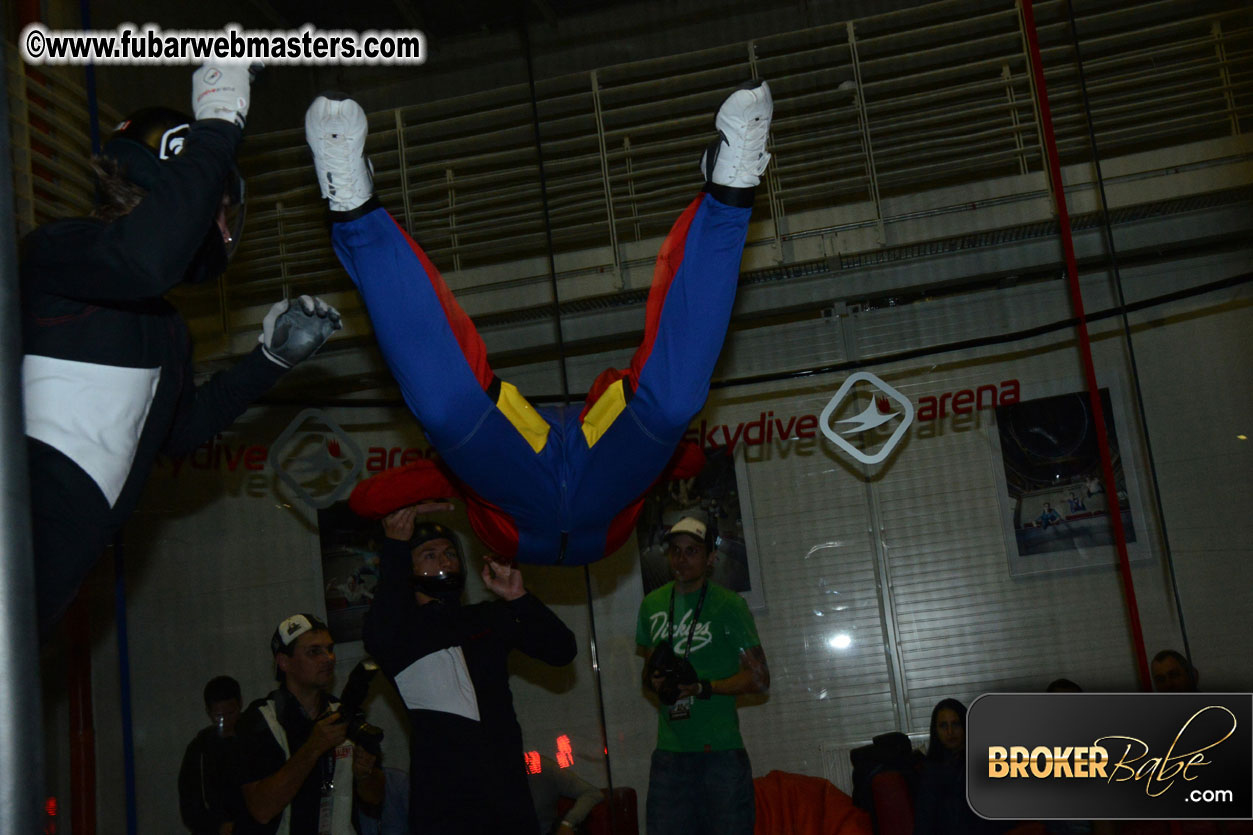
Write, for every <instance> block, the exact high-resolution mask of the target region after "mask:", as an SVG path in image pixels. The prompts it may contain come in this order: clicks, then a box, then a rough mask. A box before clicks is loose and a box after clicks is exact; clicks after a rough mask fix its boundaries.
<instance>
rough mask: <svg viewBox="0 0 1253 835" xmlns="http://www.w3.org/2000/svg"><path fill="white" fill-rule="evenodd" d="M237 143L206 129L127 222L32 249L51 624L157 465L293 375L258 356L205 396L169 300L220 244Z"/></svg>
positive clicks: (28, 253)
mask: <svg viewBox="0 0 1253 835" xmlns="http://www.w3.org/2000/svg"><path fill="white" fill-rule="evenodd" d="M240 135H241V134H240V130H239V128H237V127H235V126H234V125H233V124H230V123H228V122H225V121H222V120H217V119H206V120H203V121H199V122H196V123H194V124H193V125H192V127H191V130H190V132H189V135H188V138H187V141H186V144H185V146H184V150H183V152H182V153H181V154H180V155H179V156H177V157H174V158H173V159H171V160H168V161H166V162H164V163H163V164H162V167H161V175H160V177H159V179H158V181H157V183H156V184H155V185H154V186H153V188H152V189H151V191H149V192H148V194H147V195H146V196H145V197H144V198H143V200H142V201H141V202H140V203H139V205H138V206H136V207H135V209H134V210H133V211H131V212H130V213H129V214H127V215H125V216H123V217H121V218H118V219H117V220H114V221H112V222H110V223H105V222H103V221H101V220H97V219H95V218H72V219H66V220H58V221H53V222H51V223H48V224H45V225H44V226H41V227H40V228H38V229H36V230H35V231H33V232H31V233H30V234H29V235H28V236H27V237H26V239H25V240H24V241H23V244H22V252H21V284H22V314H23V354H24V356H23V368H22V370H23V387H24V390H25V401H26V402H25V411H26V435H27V452H28V455H29V463H30V476H31V506H32V510H33V513H34V540H35V551H36V564H38V565H43V564H55V565H57V566H60V567H61V569H62V570H61V571H60V573H58V574H56V575H51V576H50V575H48V574H47V572H44V571H41V572H40V575H39V583H40V609H41V612H40V617H41V621H47V620H48V619H49V618H50V617H52V616H55V614H56V613H55V612H48V611H45V609H46V608H47V607H48V606H53V607H54V608H59V607H60V606H61V605H63V604H64V603H68V600H69V598H72V595H73V591H74V589H75V588H76V587H77V585H78V583H79V582H81V581H82V576H80V575H85V574H86V569H87V568H90V565H91V564H92V563H93V562H94V561H95V559H96V557H97V556H98V555H99V554H100V552H101V550H102V549H103V547H104V546H105V545H106V544H108V543H109V542H110V541H111V540H112V538H113V536H114V535H115V534H116V532H117V531H118V530H119V529H120V528H121V526H122V523H123V522H125V520H126V519H127V517H129V516H130V514H131V512H132V511H133V510H134V509H135V505H136V504H137V503H138V501H139V497H140V494H141V492H142V490H143V486H144V482H145V481H146V480H147V477H148V474H149V472H150V471H151V470H152V466H153V463H154V462H155V460H156V457H157V454H158V453H159V452H164V453H166V454H169V455H183V454H186V453H189V452H191V451H192V450H193V449H195V448H196V447H197V446H198V445H199V444H201V443H204V442H205V441H207V440H209V439H210V438H212V437H213V436H214V434H216V433H217V432H220V431H221V430H222V429H224V428H226V427H227V426H229V425H230V424H231V422H232V421H234V420H235V418H236V417H238V416H239V415H240V414H241V413H242V412H243V411H244V409H245V408H247V406H248V404H249V403H251V402H252V401H254V400H255V399H256V398H258V397H259V396H261V395H262V394H263V393H264V392H266V391H267V390H268V389H269V388H270V387H271V386H272V385H274V383H275V382H276V381H277V380H278V378H279V377H280V376H281V374H282V373H283V369H282V368H280V367H279V366H278V365H277V364H276V363H274V362H271V361H270V360H268V359H266V357H265V355H264V354H263V353H262V352H261V350H260V346H258V348H257V349H256V350H254V351H253V352H252V353H250V354H248V355H247V356H246V357H244V358H243V359H242V360H241V361H240V362H238V363H237V364H236V365H235V366H234V367H233V368H231V369H229V370H226V371H223V372H220V373H219V374H217V375H215V376H214V377H213V378H212V379H210V380H209V381H208V382H207V383H205V384H204V385H202V386H200V387H196V386H195V385H194V382H193V378H192V363H191V358H192V353H191V340H190V338H189V336H188V332H187V326H186V325H185V323H184V322H183V319H182V317H181V316H180V315H179V314H178V312H177V311H176V310H175V309H174V307H173V306H172V305H170V304H169V303H168V302H167V301H165V300H164V298H162V295H163V294H164V293H165V292H166V291H168V290H170V289H171V288H173V287H174V286H176V285H177V284H179V283H180V282H182V281H183V280H184V278H185V277H186V276H188V275H189V273H190V272H194V271H195V269H196V265H197V264H200V263H202V262H203V260H204V259H203V258H202V247H204V246H205V242H206V240H208V239H209V237H210V236H211V235H215V234H220V233H218V232H217V230H216V226H215V222H214V219H215V218H216V215H217V211H218V207H219V205H220V203H221V199H222V192H223V187H224V184H225V182H226V178H227V174H228V172H229V171H230V169H231V166H232V165H233V162H234V158H235V149H236V147H237V146H238V144H239V140H240ZM54 585H55V586H58V588H57V589H56V590H55V593H54V590H53V588H52V587H53V586H54ZM67 587H68V591H67ZM50 598H55V600H52V599H50ZM63 598H64V599H63Z"/></svg>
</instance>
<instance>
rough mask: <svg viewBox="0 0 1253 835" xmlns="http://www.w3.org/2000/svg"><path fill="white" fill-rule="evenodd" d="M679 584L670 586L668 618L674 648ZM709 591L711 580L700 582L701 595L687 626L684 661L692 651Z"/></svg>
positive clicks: (672, 647) (671, 644)
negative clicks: (675, 604)
mask: <svg viewBox="0 0 1253 835" xmlns="http://www.w3.org/2000/svg"><path fill="white" fill-rule="evenodd" d="M678 585H679V584H678V583H675V584H674V585H673V586H671V587H670V611H669V613H667V615H666V619H667V620H668V621H669V622H670V649H674V592H675V589H677V588H678ZM707 591H709V581H708V580H705V582H703V583H701V584H700V597H698V598H697V599H696V608H695V609H693V610H692V622H691V623H690V624H688V627H687V646H685V647H684V648H683V660H684V661H686V660H687V657H688V655H690V654H691V652H692V635H694V634H695V633H696V620H697V618H699V617H700V610H701V609H702V608H704V606H705V592H707Z"/></svg>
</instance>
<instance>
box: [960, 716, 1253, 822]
mask: <svg viewBox="0 0 1253 835" xmlns="http://www.w3.org/2000/svg"><path fill="white" fill-rule="evenodd" d="M1251 727H1253V695H1250V694H1248V693H1241V694H1217V693H1213V694H1198V693H1135V694H1111V693H1053V694H993V695H988V696H981V697H980V698H978V699H976V700H975V702H974V704H972V705H971V706H970V711H969V713H968V714H967V716H966V778H967V779H966V796H967V800H968V802H969V803H970V808H971V809H973V810H974V811H975V812H976V813H978V814H979V815H981V816H983V817H985V818H993V819H996V818H1003V819H1014V820H1021V819H1047V820H1062V819H1078V820H1115V819H1147V820H1177V819H1185V818H1199V819H1228V820H1230V819H1241V820H1253V785H1251V781H1253V734H1251V733H1250V729H1251Z"/></svg>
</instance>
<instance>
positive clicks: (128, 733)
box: [78, 0, 138, 835]
mask: <svg viewBox="0 0 1253 835" xmlns="http://www.w3.org/2000/svg"><path fill="white" fill-rule="evenodd" d="M78 8H79V13H80V15H81V17H82V21H83V30H84V31H90V30H91V9H90V7H89V5H88V0H79V4H78ZM84 71H85V72H84V74H85V78H84V79H83V80H84V84H85V86H86V88H87V125H88V128H89V130H90V131H91V152H92V153H93V154H98V153H100V144H101V143H100V107H99V104H98V102H97V100H96V67H95V65H94V64H88V65H87V66H86V67H85V68H84ZM113 564H114V584H113V616H114V621H115V623H116V625H117V666H118V670H117V678H118V690H119V693H118V701H119V702H120V704H119V705H118V708H119V710H120V712H121V714H122V717H121V718H122V773H123V779H124V780H125V783H126V833H127V835H137V829H136V824H137V821H136V819H137V817H138V807H137V805H136V802H135V739H134V734H133V731H132V726H133V722H132V716H131V664H130V645H129V643H128V637H127V633H126V559H125V549H124V548H123V547H122V535H121V534H118V536H117V538H116V539H115V540H114V541H113Z"/></svg>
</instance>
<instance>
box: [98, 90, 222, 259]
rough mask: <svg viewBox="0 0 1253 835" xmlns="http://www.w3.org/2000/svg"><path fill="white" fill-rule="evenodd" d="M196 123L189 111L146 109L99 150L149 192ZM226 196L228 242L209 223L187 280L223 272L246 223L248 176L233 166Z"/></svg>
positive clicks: (126, 177)
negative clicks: (162, 166)
mask: <svg viewBox="0 0 1253 835" xmlns="http://www.w3.org/2000/svg"><path fill="white" fill-rule="evenodd" d="M192 121H193V120H192V118H191V117H190V116H188V115H187V114H186V113H180V112H179V111H177V110H174V109H173V108H170V107H145V108H144V109H143V110H138V111H136V112H135V113H132V114H131V115H130V116H129V117H128V118H126V119H124V120H123V121H122V122H121V123H120V124H119V125H118V126H117V127H116V128H115V129H114V131H113V134H112V135H111V136H110V137H109V139H108V141H106V142H105V143H104V148H103V149H102V150H101V153H102V154H103V155H104V156H106V157H112V158H113V159H115V160H117V163H118V167H119V169H120V170H119V173H120V174H121V176H122V177H123V178H125V179H126V180H128V181H129V182H132V183H134V184H135V185H137V186H139V187H140V188H142V189H145V190H151V189H152V188H153V187H154V186H155V185H156V184H157V179H158V178H159V177H160V174H161V165H162V164H163V163H164V162H166V161H167V160H170V159H173V158H174V157H176V156H178V155H179V154H181V153H182V152H183V144H184V143H185V142H186V141H187V135H188V134H189V133H190V132H191V123H192ZM223 196H224V197H226V223H227V225H226V234H227V236H228V237H229V239H230V240H229V241H225V240H222V234H221V230H218V229H217V224H216V223H214V224H213V225H212V227H210V230H209V233H208V234H207V235H206V238H205V242H204V244H203V245H202V247H201V251H200V252H199V253H197V256H196V258H195V259H194V261H193V265H192V268H191V270H189V273H188V276H187V279H186V280H187V281H189V282H193V283H195V282H199V281H203V280H207V279H209V278H214V277H216V276H217V275H219V274H220V273H221V272H222V271H223V270H225V269H226V262H227V261H229V260H230V257H231V256H232V255H234V254H235V247H236V246H238V244H239V237H240V234H241V232H242V231H243V226H244V179H243V177H241V176H240V175H239V171H238V170H237V169H236V168H235V167H234V166H232V167H231V172H230V174H229V175H228V176H227V178H226V183H225V184H224V185H223Z"/></svg>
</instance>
